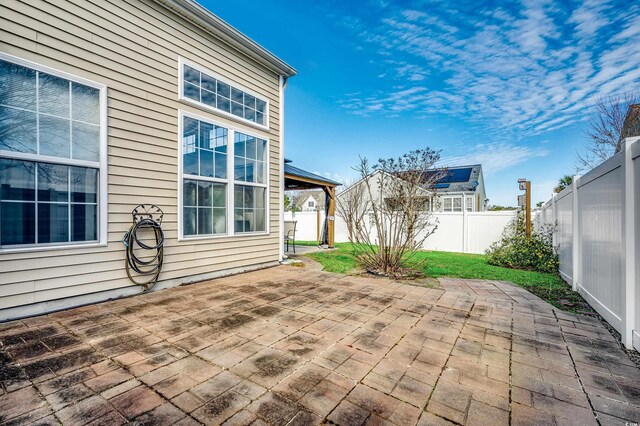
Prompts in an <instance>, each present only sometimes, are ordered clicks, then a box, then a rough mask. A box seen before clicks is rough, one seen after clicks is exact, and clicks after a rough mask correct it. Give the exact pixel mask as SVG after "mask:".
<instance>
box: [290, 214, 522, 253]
mask: <svg viewBox="0 0 640 426" xmlns="http://www.w3.org/2000/svg"><path fill="white" fill-rule="evenodd" d="M515 214H516V213H515V212H513V211H499V212H475V213H467V212H463V213H442V212H438V213H434V214H433V216H432V217H433V222H434V223H435V221H436V220H437V226H438V228H437V229H436V231H435V232H434V233H433V234H432V235H431V236H429V237H428V238H427V239H426V241H425V243H424V245H423V248H424V249H425V250H437V251H453V252H459V253H484V252H485V250H486V249H488V248H489V246H490V245H491V244H492V243H494V242H495V241H497V240H498V239H500V236H501V235H502V232H503V231H504V228H505V227H506V226H507V225H508V224H509V223H510V222H511V221H512V220H513V218H514V217H515ZM284 220H295V221H297V224H296V239H297V240H301V241H314V240H318V234H317V213H316V212H297V213H295V214H292V213H291V212H285V216H284ZM323 223H324V212H320V224H321V226H320V230H321V232H322V224H323ZM348 241H349V234H348V231H347V226H346V224H345V223H344V220H342V218H341V217H340V216H338V215H336V217H335V242H336V243H344V242H348Z"/></svg>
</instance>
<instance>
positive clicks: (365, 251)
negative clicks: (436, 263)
mask: <svg viewBox="0 0 640 426" xmlns="http://www.w3.org/2000/svg"><path fill="white" fill-rule="evenodd" d="M439 159H440V152H439V151H435V150H433V149H430V148H425V149H422V150H416V151H411V152H409V153H408V154H405V155H403V156H401V157H399V158H397V159H394V158H390V159H381V160H378V162H377V163H376V164H375V165H373V166H372V165H371V164H370V163H369V161H368V160H367V159H366V158H361V159H360V164H359V165H358V166H357V167H355V168H354V169H355V170H356V171H357V172H358V174H359V175H360V178H361V180H360V181H359V182H357V183H356V184H354V186H353V187H352V188H351V191H348V192H346V193H345V194H344V195H346V196H345V197H341V198H342V200H341V201H340V203H341V207H340V211H341V213H340V214H341V215H342V217H343V218H345V222H347V226H348V227H349V239H350V241H351V242H352V243H353V248H354V251H355V255H356V258H357V259H358V261H359V262H360V263H361V264H362V265H363V266H364V268H365V269H366V270H368V271H370V272H374V273H379V274H383V275H388V276H394V277H399V276H404V275H406V274H407V272H408V271H409V270H410V267H413V268H417V267H419V266H420V264H419V262H417V261H416V260H415V254H416V253H417V252H418V251H419V250H420V249H421V248H422V246H423V243H424V241H425V240H426V239H427V238H428V237H429V236H430V235H431V234H433V232H435V230H436V229H437V222H436V221H435V220H432V219H433V218H432V215H431V212H430V211H429V208H428V206H429V203H430V202H431V200H433V199H434V197H435V189H434V184H435V183H436V182H437V181H438V179H439V178H440V177H441V176H442V173H445V171H444V170H439V171H435V170H434V169H433V166H434V164H435V163H436V162H437V161H438V160H439ZM357 187H359V188H360V189H356V188H357ZM347 218H349V219H347Z"/></svg>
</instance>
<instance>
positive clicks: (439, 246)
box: [422, 213, 464, 252]
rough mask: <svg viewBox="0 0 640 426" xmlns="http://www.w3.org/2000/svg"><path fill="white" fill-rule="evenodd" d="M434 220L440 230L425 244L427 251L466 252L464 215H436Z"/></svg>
mask: <svg viewBox="0 0 640 426" xmlns="http://www.w3.org/2000/svg"><path fill="white" fill-rule="evenodd" d="M433 220H434V221H435V220H437V221H438V228H437V229H436V231H435V232H434V233H433V234H431V235H430V236H429V237H428V238H427V239H426V240H425V242H424V244H423V245H422V247H423V248H424V249H425V250H435V251H453V252H463V251H464V222H463V214H462V213H436V214H434V215H433Z"/></svg>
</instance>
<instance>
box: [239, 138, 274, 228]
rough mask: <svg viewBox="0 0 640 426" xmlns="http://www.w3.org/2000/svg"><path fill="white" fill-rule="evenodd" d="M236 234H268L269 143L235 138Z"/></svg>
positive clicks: (260, 140)
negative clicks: (265, 232)
mask: <svg viewBox="0 0 640 426" xmlns="http://www.w3.org/2000/svg"><path fill="white" fill-rule="evenodd" d="M233 146H234V147H233V150H234V180H235V183H234V208H235V213H234V231H235V232H236V233H241V232H263V231H265V230H266V222H265V221H266V219H265V216H266V194H267V167H266V163H267V141H266V140H264V139H260V138H257V137H254V136H250V135H246V134H244V133H241V132H235V134H234V144H233Z"/></svg>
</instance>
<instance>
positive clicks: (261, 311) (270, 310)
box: [251, 306, 282, 317]
mask: <svg viewBox="0 0 640 426" xmlns="http://www.w3.org/2000/svg"><path fill="white" fill-rule="evenodd" d="M280 311H282V309H280V308H278V307H275V306H263V307H261V308H257V309H254V310H253V311H251V312H253V313H254V314H256V315H260V316H261V317H272V316H274V315H276V314H278V313H280Z"/></svg>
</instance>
